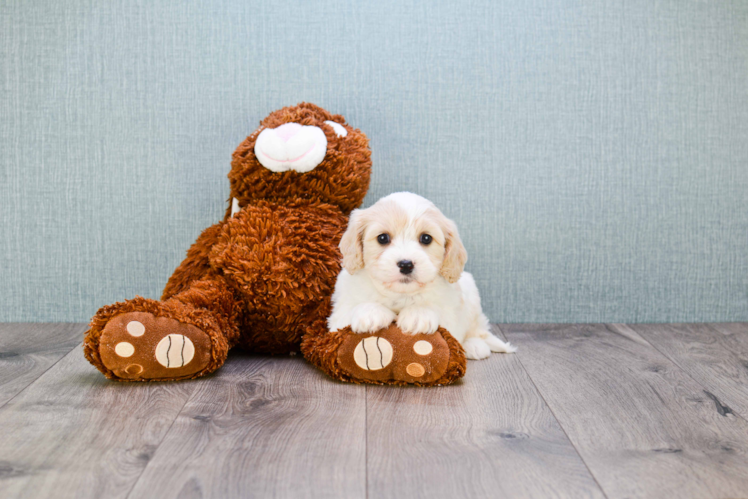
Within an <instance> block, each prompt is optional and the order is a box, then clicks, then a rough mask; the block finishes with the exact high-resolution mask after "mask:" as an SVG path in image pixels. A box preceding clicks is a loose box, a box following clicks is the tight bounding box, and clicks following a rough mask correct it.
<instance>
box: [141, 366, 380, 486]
mask: <svg viewBox="0 0 748 500" xmlns="http://www.w3.org/2000/svg"><path fill="white" fill-rule="evenodd" d="M230 361H231V362H230V363H227V364H226V366H224V367H223V369H222V373H221V376H220V377H214V378H213V379H212V380H201V381H198V390H197V391H196V393H195V394H194V396H193V397H192V398H191V399H190V401H189V402H188V403H187V404H186V406H185V407H184V409H183V410H182V412H181V413H180V414H179V417H178V418H177V420H176V421H175V422H174V426H173V427H172V428H171V430H170V431H169V434H168V435H167V437H166V439H165V440H164V442H163V443H162V444H161V446H160V447H159V449H158V450H157V451H156V453H155V455H154V457H153V459H152V460H151V461H150V463H149V464H148V467H147V468H146V470H145V472H144V474H143V476H142V477H141V478H140V480H139V481H138V483H137V485H136V487H135V488H134V489H133V491H132V493H131V496H132V497H153V496H156V497H167V496H168V497H174V496H177V497H235V498H241V497H260V498H262V497H363V496H365V493H366V490H365V487H366V481H365V473H366V468H365V460H366V456H365V450H366V448H365V445H366V441H365V439H366V435H365V410H366V402H365V388H364V386H359V385H353V384H343V383H340V382H335V381H333V380H331V379H329V378H327V377H326V376H324V375H323V374H322V373H321V372H320V371H319V370H316V369H315V368H313V367H312V366H311V365H309V364H308V363H306V362H305V361H304V360H303V359H301V357H267V356H264V357H263V356H249V355H242V354H241V353H232V358H231V359H230Z"/></svg>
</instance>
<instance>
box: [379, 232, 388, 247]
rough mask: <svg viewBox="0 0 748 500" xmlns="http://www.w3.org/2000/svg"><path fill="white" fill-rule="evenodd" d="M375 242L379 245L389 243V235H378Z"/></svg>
mask: <svg viewBox="0 0 748 500" xmlns="http://www.w3.org/2000/svg"><path fill="white" fill-rule="evenodd" d="M377 242H379V244H380V245H386V244H387V243H389V242H390V235H389V234H387V233H382V234H380V235H379V236H377Z"/></svg>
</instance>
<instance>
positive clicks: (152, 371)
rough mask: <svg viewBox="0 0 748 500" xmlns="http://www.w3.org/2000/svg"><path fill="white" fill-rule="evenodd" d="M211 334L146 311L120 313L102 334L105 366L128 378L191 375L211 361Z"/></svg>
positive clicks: (102, 353)
mask: <svg viewBox="0 0 748 500" xmlns="http://www.w3.org/2000/svg"><path fill="white" fill-rule="evenodd" d="M210 344H211V343H210V337H209V336H208V335H207V334H206V333H205V332H203V331H202V330H200V329H199V328H197V327H195V326H193V325H188V324H184V323H180V322H179V321H177V320H175V319H171V318H159V317H157V316H154V315H153V314H151V313H147V312H131V313H125V314H120V315H119V316H115V317H113V318H112V319H110V320H109V322H108V323H107V324H106V326H105V327H104V330H103V331H102V332H101V337H100V338H99V355H100V356H101V361H102V363H103V364H104V366H105V367H106V368H108V369H109V370H111V371H112V373H113V374H114V375H115V376H116V377H118V378H122V379H127V380H158V379H161V380H171V379H181V378H189V377H190V376H193V375H195V374H197V373H199V372H201V371H203V370H204V369H205V368H206V367H207V366H208V364H209V363H210V348H211V345H210Z"/></svg>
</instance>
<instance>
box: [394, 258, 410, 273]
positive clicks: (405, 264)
mask: <svg viewBox="0 0 748 500" xmlns="http://www.w3.org/2000/svg"><path fill="white" fill-rule="evenodd" d="M397 267H399V268H400V272H401V273H403V274H410V273H412V272H413V267H414V266H413V263H412V262H411V261H409V260H401V261H400V262H398V263H397Z"/></svg>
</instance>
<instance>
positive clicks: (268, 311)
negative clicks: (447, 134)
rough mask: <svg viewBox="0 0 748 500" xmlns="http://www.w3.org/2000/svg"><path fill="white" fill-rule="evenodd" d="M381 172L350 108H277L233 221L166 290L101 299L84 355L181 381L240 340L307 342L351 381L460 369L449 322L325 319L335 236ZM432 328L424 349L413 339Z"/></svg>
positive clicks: (276, 347) (126, 370) (451, 374)
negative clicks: (362, 330)
mask: <svg viewBox="0 0 748 500" xmlns="http://www.w3.org/2000/svg"><path fill="white" fill-rule="evenodd" d="M370 172H371V152H370V151H369V147H368V139H367V138H366V136H365V135H364V134H363V133H362V132H361V131H360V130H358V129H354V128H353V127H351V126H350V125H348V124H347V123H346V121H345V119H344V118H343V117H342V116H340V115H332V114H330V113H329V112H327V111H325V110H324V109H322V108H320V107H318V106H315V105H313V104H309V103H301V104H299V105H298V106H293V107H286V108H283V109H280V110H278V111H275V112H273V113H271V114H270V115H269V116H268V117H267V118H265V119H264V120H263V121H262V122H261V123H260V127H259V128H258V129H257V130H256V131H255V132H253V133H252V135H250V136H249V137H247V138H246V139H245V140H244V142H242V143H241V144H240V145H239V147H238V148H237V149H236V151H235V152H234V154H233V157H232V161H231V171H230V173H229V180H230V183H231V198H230V200H231V203H230V206H229V208H228V209H227V210H226V216H225V217H224V219H223V221H221V222H219V223H218V224H215V225H213V226H211V227H209V228H208V229H206V230H205V231H203V233H202V234H201V235H200V236H199V237H198V239H197V241H196V242H195V243H194V244H193V245H192V247H191V248H190V249H189V251H188V252H187V258H186V259H185V260H184V261H183V262H182V263H181V264H180V265H179V267H178V268H177V269H176V271H174V274H173V275H172V276H171V278H170V279H169V282H168V283H167V284H166V287H165V289H164V292H163V296H162V298H161V301H156V300H151V299H145V298H142V297H136V298H134V299H132V300H128V301H125V302H118V303H116V304H112V305H109V306H105V307H102V308H101V309H99V311H98V312H97V313H96V315H95V316H94V317H93V318H92V320H91V325H90V328H89V330H88V331H87V332H86V339H85V342H84V350H85V355H86V358H87V359H88V360H89V361H90V362H91V363H92V364H93V365H94V366H96V367H97V368H98V369H99V370H100V371H101V372H102V373H104V375H106V376H107V377H108V378H111V379H114V380H130V381H147V380H179V379H187V378H195V377H199V376H201V375H205V374H207V373H211V372H213V371H215V370H216V369H218V368H219V367H220V366H221V365H223V363H224V361H225V360H226V356H227V354H228V351H229V349H231V348H232V347H234V346H239V347H242V348H244V349H246V350H249V351H252V352H257V353H268V354H287V353H291V352H295V351H297V350H299V348H300V349H301V351H302V352H303V354H304V355H305V356H306V358H307V359H308V360H309V361H311V362H312V363H313V364H315V365H316V366H318V367H319V368H321V369H322V370H324V371H325V372H326V373H328V374H329V375H330V376H332V377H334V378H337V379H340V380H345V381H351V382H368V383H392V384H405V383H413V384H417V385H434V384H445V383H449V382H451V381H453V380H455V379H457V378H459V377H461V376H462V375H463V374H464V372H465V357H464V354H463V352H462V349H461V347H460V346H459V344H458V343H457V341H455V340H454V339H453V338H452V337H451V336H450V335H449V333H447V332H446V331H445V330H443V329H440V331H439V332H438V333H436V334H434V335H429V336H413V335H405V334H403V333H402V332H400V331H399V329H398V328H397V327H396V326H395V325H394V324H393V325H392V326H391V327H389V328H388V329H385V330H383V331H381V332H377V334H376V335H357V334H354V333H353V332H351V331H350V329H345V330H343V331H338V332H329V331H328V329H327V324H326V318H327V316H328V315H329V313H330V310H331V296H332V292H333V287H334V284H335V279H336V277H337V275H338V273H339V272H340V270H341V255H340V251H339V249H338V244H339V242H340V238H341V237H342V235H343V232H344V231H345V228H346V225H347V222H348V215H349V214H350V212H351V211H352V210H353V209H354V208H356V207H358V206H359V205H360V204H361V202H362V201H363V199H364V196H365V194H366V190H367V189H368V186H369V176H370ZM421 337H424V338H421ZM426 337H428V338H426ZM424 339H425V340H427V343H429V344H430V345H432V349H429V350H428V351H429V352H427V353H426V352H419V350H420V351H423V349H420V348H414V345H415V344H416V342H417V341H419V340H424ZM418 345H419V346H423V345H425V344H423V343H419V344H418ZM375 352H376V356H375V355H374V353H375Z"/></svg>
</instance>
